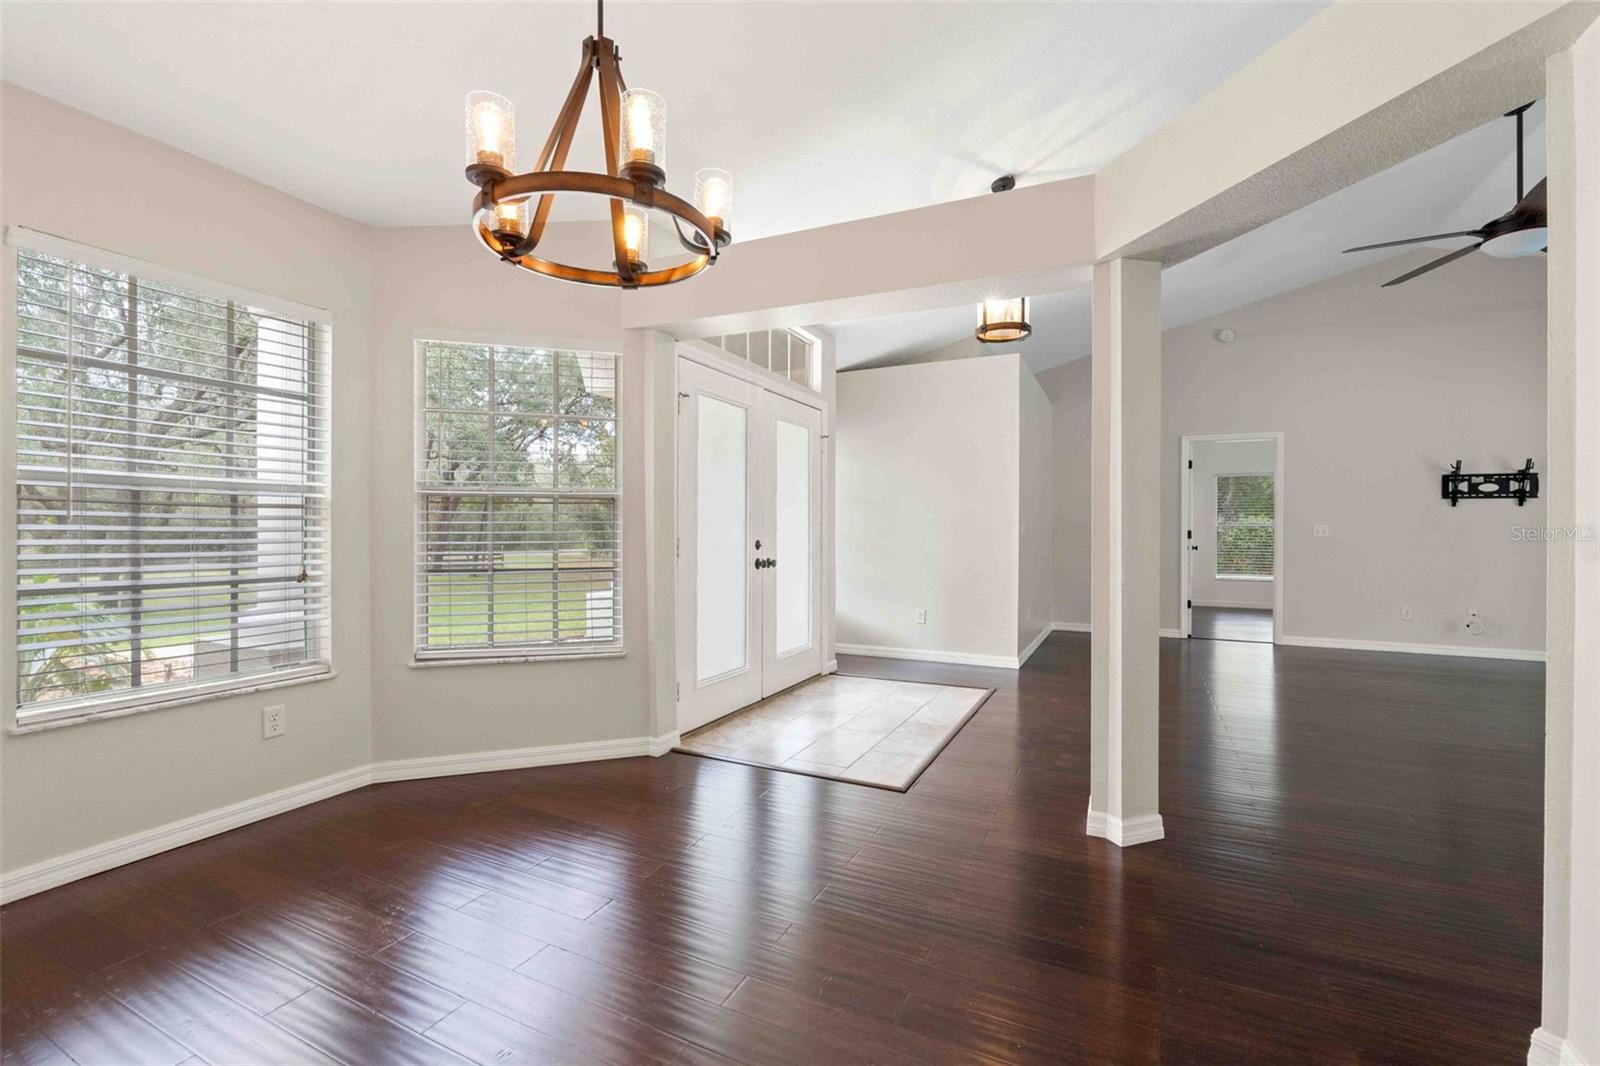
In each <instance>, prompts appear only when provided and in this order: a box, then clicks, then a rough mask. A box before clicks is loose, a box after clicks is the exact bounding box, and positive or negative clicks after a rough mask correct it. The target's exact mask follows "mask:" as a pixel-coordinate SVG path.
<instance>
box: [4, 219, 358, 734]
mask: <svg viewBox="0 0 1600 1066" xmlns="http://www.w3.org/2000/svg"><path fill="white" fill-rule="evenodd" d="M23 248H27V249H28V250H30V251H33V252H38V253H41V254H44V255H49V256H54V257H56V258H60V259H66V260H69V261H71V262H74V263H81V264H84V265H86V266H91V267H95V268H99V269H102V270H108V271H113V272H116V273H121V274H128V275H132V276H134V277H137V278H139V279H140V280H141V281H148V282H152V283H157V284H162V285H170V286H173V287H175V288H180V289H187V290H189V291H192V292H195V293H199V294H202V295H205V296H209V297H211V298H213V299H220V300H231V301H233V302H235V303H240V304H248V305H250V306H252V307H259V308H263V309H265V310H269V311H272V312H275V313H277V314H279V315H282V316H283V317H285V318H289V319H297V320H301V321H304V322H308V323H311V324H312V325H314V326H315V327H316V329H315V331H314V332H315V338H316V339H315V341H314V343H315V346H316V351H317V358H318V359H319V360H320V363H321V366H320V369H321V371H322V375H323V381H324V382H325V386H324V392H323V394H322V395H321V397H320V399H321V401H322V404H323V407H324V411H323V422H322V431H323V435H324V438H325V439H324V440H323V442H322V450H323V455H324V462H325V468H326V473H325V475H324V477H325V484H324V492H325V497H324V501H325V503H324V510H325V512H326V516H327V517H326V531H325V533H326V537H327V544H328V547H327V574H328V581H327V594H326V615H325V617H324V619H323V621H322V624H321V626H320V627H319V633H318V645H319V648H320V650H321V652H322V655H321V658H320V661H318V662H316V663H310V664H307V665H305V666H302V667H298V668H294V669H286V670H279V671H273V672H271V673H256V674H249V675H244V676H240V677H229V678H219V679H217V680H216V681H213V682H201V683H197V684H192V685H184V686H174V687H171V688H164V689H155V690H151V691H148V692H140V691H137V690H122V691H119V692H113V693H106V694H102V695H96V696H89V697H80V698H75V699H62V700H56V701H51V702H50V703H48V704H41V705H39V706H37V707H34V708H31V709H29V710H27V711H26V712H25V711H24V710H23V709H22V708H21V707H20V706H19V705H18V699H17V697H18V691H19V690H18V682H19V679H18V669H19V667H18V662H17V654H16V651H17V646H18V645H17V624H18V618H17V609H18V604H17V591H16V589H17V563H18V550H19V541H18V538H17V536H16V531H17V482H18V469H17V457H18V447H19V442H18V430H17V419H16V417H15V412H16V411H17V402H18V396H17V366H18V352H17V344H18V337H17V285H18V283H19V277H18V266H17V257H18V254H19V251H20V250H21V249H23ZM0 265H3V271H0V275H3V276H0V410H3V411H4V412H5V417H4V418H3V419H0V526H3V528H4V529H5V530H6V531H7V534H8V536H9V537H10V540H9V542H8V550H6V551H4V552H0V647H3V648H6V649H9V650H8V651H7V652H5V653H4V654H0V691H3V692H4V693H5V697H4V698H5V706H6V712H5V717H4V720H5V728H6V731H7V732H8V733H13V734H22V733H32V732H38V731H42V730H47V729H57V728H61V727H64V726H71V725H78V724H82V723H85V722H96V721H102V720H105V719H110V718H122V717H126V716H128V715H133V714H142V713H145V712H147V711H158V710H165V709H167V708H170V707H181V706H187V705H190V704H194V703H201V702H206V701H210V700H217V699H224V698H228V697H237V696H243V695H248V694H250V693H253V692H262V691H267V690H271V689H279V688H285V687H288V686H291V685H303V684H309V683H313V682H318V681H327V680H331V679H333V678H335V677H337V676H338V670H337V667H336V663H335V659H334V654H335V653H334V639H333V633H334V624H333V616H334V600H335V596H334V589H335V581H334V573H335V569H336V565H335V552H334V547H333V528H334V521H333V499H334V497H333V452H334V449H333V438H334V411H333V389H332V374H333V316H332V313H331V312H329V311H328V310H326V309H324V308H320V307H314V306H311V305H309V304H302V303H299V302H297V301H293V300H289V299H285V298H283V297H279V296H274V295H271V294H268V293H262V292H257V291H255V290H253V289H246V288H243V287H241V286H237V285H232V284H229V283H227V282H221V281H217V280H215V279H212V278H207V277H202V276H199V275H195V274H190V273H187V272H186V271H182V270H177V269H174V268H171V267H166V266H162V265H161V264H158V263H151V262H148V261H145V260H142V259H138V258H135V257H132V256H128V255H123V254H121V253H118V252H113V251H109V250H107V249H103V248H97V247H95V246H93V245H88V244H83V243H81V242H78V241H73V240H69V239H67V238H64V237H58V236H55V235H54V234H49V233H43V232H40V231H38V230H33V229H28V228H26V227H23V226H15V225H12V226H6V227H5V231H4V254H3V257H0Z"/></svg>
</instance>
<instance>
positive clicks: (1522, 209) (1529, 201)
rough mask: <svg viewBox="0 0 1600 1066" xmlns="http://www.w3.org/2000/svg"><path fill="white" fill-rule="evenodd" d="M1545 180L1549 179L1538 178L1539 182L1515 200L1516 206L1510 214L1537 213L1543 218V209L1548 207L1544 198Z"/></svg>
mask: <svg viewBox="0 0 1600 1066" xmlns="http://www.w3.org/2000/svg"><path fill="white" fill-rule="evenodd" d="M1547 180H1549V179H1547V178H1540V179H1539V184H1537V185H1535V186H1534V187H1533V188H1531V189H1529V190H1528V195H1526V196H1524V197H1523V198H1522V199H1520V200H1518V201H1517V206H1516V207H1515V208H1513V209H1512V214H1515V215H1533V214H1537V215H1538V216H1539V217H1540V218H1543V217H1544V215H1545V211H1546V210H1547V209H1548V204H1547V202H1546V200H1545V187H1544V183H1545V182H1546V181H1547Z"/></svg>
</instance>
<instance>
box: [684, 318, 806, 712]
mask: <svg viewBox="0 0 1600 1066" xmlns="http://www.w3.org/2000/svg"><path fill="white" fill-rule="evenodd" d="M677 393H678V422H679V435H678V477H677V522H678V527H677V567H676V570H677V581H678V597H677V610H678V618H677V634H678V637H677V645H678V671H677V672H678V689H677V699H678V730H679V732H680V733H687V732H689V731H690V730H693V729H696V728H698V727H700V726H703V725H705V724H706V723H708V722H712V721H715V720H717V719H719V718H722V717H724V716H726V715H729V714H732V713H733V712H734V711H737V710H739V709H740V708H742V707H746V706H749V705H750V704H752V703H755V702H757V701H758V700H761V699H763V698H764V697H767V696H771V695H773V694H774V693H777V692H780V691H782V690H783V689H786V688H789V687H790V686H793V685H796V684H799V683H800V682H801V681H804V680H806V679H807V678H810V677H814V676H816V675H817V674H819V673H821V672H822V669H823V657H822V647H823V641H822V636H821V634H822V626H821V614H822V610H821V603H822V595H821V593H822V536H823V526H822V441H823V438H822V426H823V411H822V400H821V397H820V396H817V395H816V394H815V393H812V392H810V391H808V390H806V389H803V388H797V387H795V386H793V385H792V384H790V383H788V382H784V381H780V380H777V379H775V378H772V377H770V376H769V375H766V374H763V373H760V372H758V371H756V370H753V369H750V368H746V367H744V366H742V365H739V364H736V363H734V362H733V361H731V360H727V359H721V358H717V357H714V356H711V355H709V354H707V353H706V352H703V351H699V350H696V349H694V348H693V347H692V346H689V345H680V346H679V348H678V357H677Z"/></svg>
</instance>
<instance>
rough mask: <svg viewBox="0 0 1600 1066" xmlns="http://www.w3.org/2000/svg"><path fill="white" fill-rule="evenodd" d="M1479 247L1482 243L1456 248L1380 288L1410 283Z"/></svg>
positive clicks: (1385, 283) (1387, 282)
mask: <svg viewBox="0 0 1600 1066" xmlns="http://www.w3.org/2000/svg"><path fill="white" fill-rule="evenodd" d="M1481 247H1483V243H1482V242H1481V241H1480V242H1479V243H1477V244H1474V245H1470V246H1468V247H1466V248H1457V249H1456V250H1455V251H1453V252H1451V253H1450V254H1449V255H1442V256H1440V257H1439V258H1438V259H1435V260H1434V261H1433V262H1431V263H1425V264H1423V265H1422V266H1419V267H1417V269H1415V270H1413V271H1411V272H1409V273H1406V274H1401V275H1400V276H1399V277H1398V278H1395V279H1394V280H1393V281H1386V282H1384V283H1383V286H1382V287H1383V288H1385V289H1387V288H1388V287H1389V286H1391V285H1399V284H1400V283H1401V282H1403V281H1410V280H1411V279H1412V278H1414V277H1417V276H1418V275H1420V274H1426V273H1427V272H1428V271H1430V270H1438V269H1439V268H1440V267H1442V266H1444V265H1445V264H1446V263H1453V262H1455V261H1456V260H1457V259H1460V258H1461V257H1462V256H1464V255H1468V254H1470V253H1472V252H1476V251H1477V250H1478V249H1479V248H1481Z"/></svg>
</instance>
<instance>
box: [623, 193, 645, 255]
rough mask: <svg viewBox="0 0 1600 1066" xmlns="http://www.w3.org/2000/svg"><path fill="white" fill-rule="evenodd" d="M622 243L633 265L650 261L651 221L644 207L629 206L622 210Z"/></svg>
mask: <svg viewBox="0 0 1600 1066" xmlns="http://www.w3.org/2000/svg"><path fill="white" fill-rule="evenodd" d="M622 245H623V247H624V248H625V249H626V250H627V253H628V262H629V263H630V264H631V265H633V266H635V267H639V266H643V265H644V264H645V263H647V262H649V259H650V221H649V219H647V218H646V217H645V213H644V210H643V209H642V208H638V207H628V208H626V209H624V211H623V212H622Z"/></svg>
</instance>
